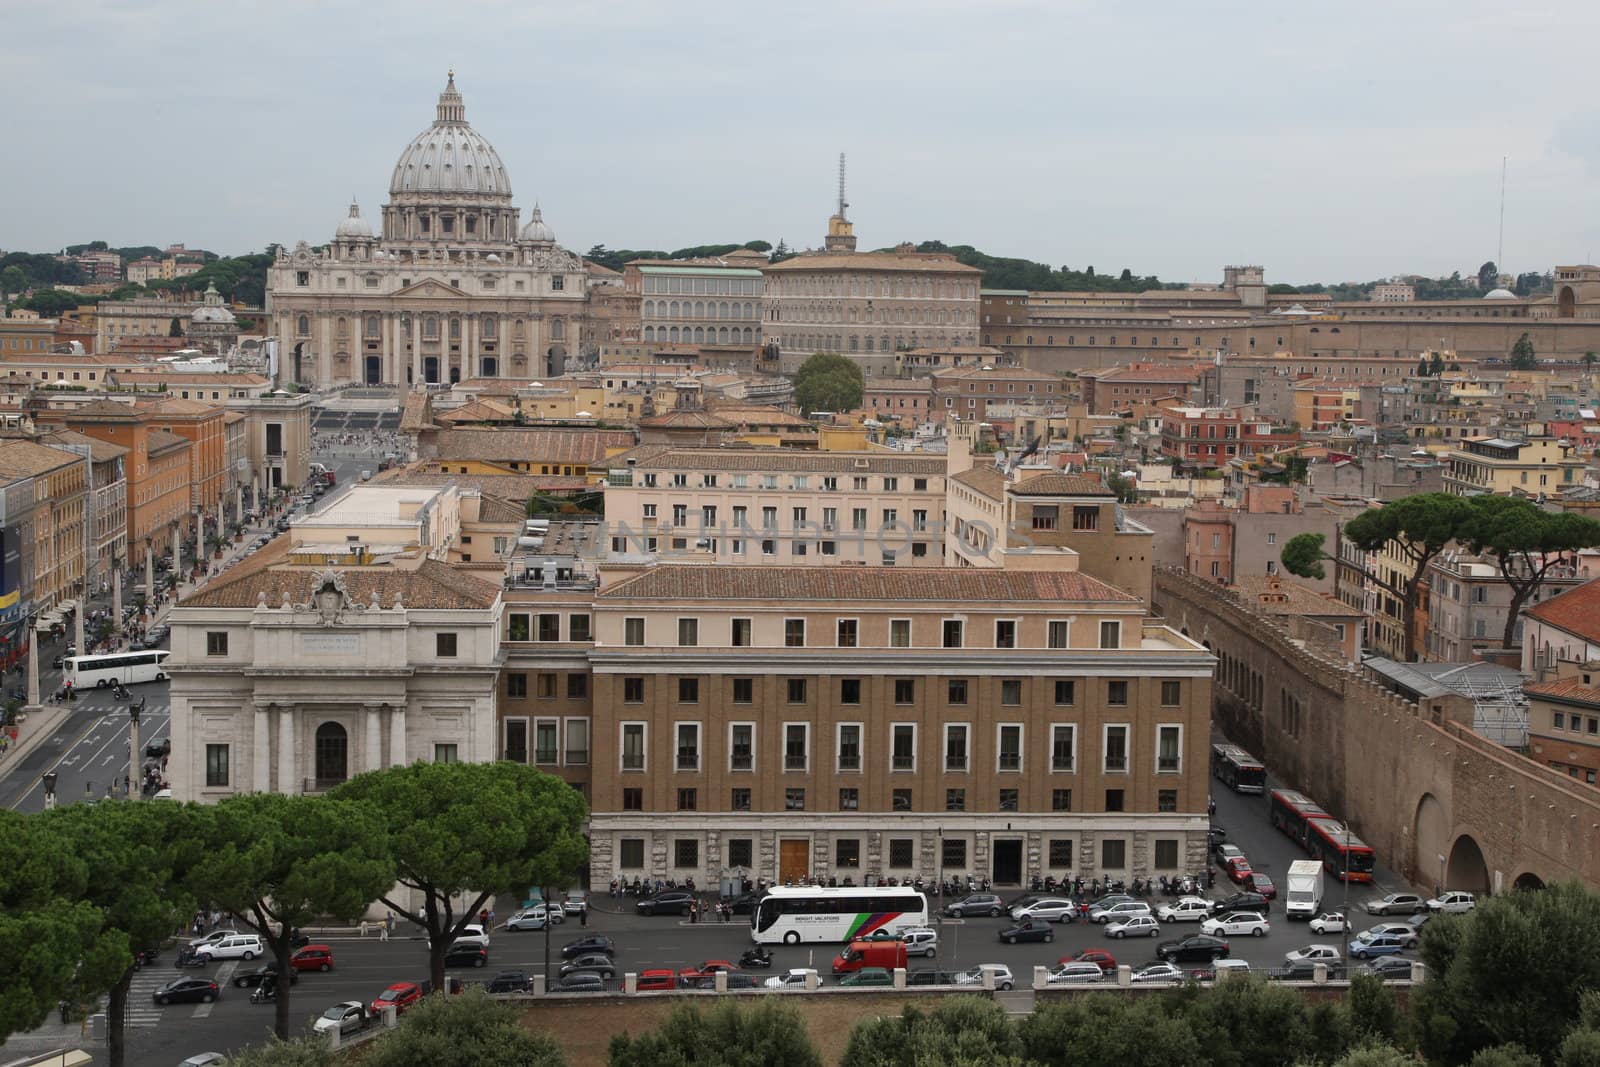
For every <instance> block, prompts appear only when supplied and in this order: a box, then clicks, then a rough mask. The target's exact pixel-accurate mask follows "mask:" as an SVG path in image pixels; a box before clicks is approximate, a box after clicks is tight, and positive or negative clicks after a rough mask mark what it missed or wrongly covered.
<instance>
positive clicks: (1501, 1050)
mask: <svg viewBox="0 0 1600 1067" xmlns="http://www.w3.org/2000/svg"><path fill="white" fill-rule="evenodd" d="M1467 1063H1468V1067H1544V1061H1542V1060H1540V1059H1539V1057H1537V1056H1535V1055H1534V1054H1533V1053H1531V1052H1529V1051H1528V1050H1527V1049H1525V1048H1523V1047H1522V1046H1521V1045H1518V1044H1516V1043H1515V1042H1513V1043H1511V1044H1509V1045H1495V1046H1494V1047H1493V1048H1484V1049H1479V1050H1478V1051H1477V1052H1475V1053H1473V1056H1472V1059H1470V1060H1468V1061H1467Z"/></svg>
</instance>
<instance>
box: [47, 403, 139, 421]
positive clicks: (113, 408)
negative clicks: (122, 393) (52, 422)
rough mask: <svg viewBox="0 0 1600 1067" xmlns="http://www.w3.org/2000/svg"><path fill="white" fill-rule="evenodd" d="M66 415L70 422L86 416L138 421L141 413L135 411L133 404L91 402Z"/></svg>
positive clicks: (74, 408) (66, 410)
mask: <svg viewBox="0 0 1600 1067" xmlns="http://www.w3.org/2000/svg"><path fill="white" fill-rule="evenodd" d="M64 414H65V415H66V417H67V419H68V420H69V421H70V420H72V419H77V418H82V417H84V416H90V417H95V418H98V417H103V416H109V417H112V418H120V419H136V418H138V417H139V413H138V412H137V411H136V410H134V406H133V405H132V404H124V403H122V402H121V401H118V400H91V401H89V402H88V403H87V404H79V405H77V406H76V407H73V408H69V409H65V410H64Z"/></svg>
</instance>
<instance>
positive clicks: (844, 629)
mask: <svg viewBox="0 0 1600 1067" xmlns="http://www.w3.org/2000/svg"><path fill="white" fill-rule="evenodd" d="M837 644H838V646H839V647H840V648H855V647H856V620H855V619H840V620H839V626H838V640H837Z"/></svg>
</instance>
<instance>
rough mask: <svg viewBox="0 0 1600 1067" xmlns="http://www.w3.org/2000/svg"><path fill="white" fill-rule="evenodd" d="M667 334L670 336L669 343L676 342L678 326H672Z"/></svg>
mask: <svg viewBox="0 0 1600 1067" xmlns="http://www.w3.org/2000/svg"><path fill="white" fill-rule="evenodd" d="M668 334H669V338H670V341H671V343H672V344H677V343H678V328H677V327H676V326H674V327H673V328H672V329H671V330H670V331H668Z"/></svg>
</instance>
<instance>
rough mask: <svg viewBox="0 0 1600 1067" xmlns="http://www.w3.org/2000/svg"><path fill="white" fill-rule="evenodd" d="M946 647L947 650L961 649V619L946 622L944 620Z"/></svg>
mask: <svg viewBox="0 0 1600 1067" xmlns="http://www.w3.org/2000/svg"><path fill="white" fill-rule="evenodd" d="M944 647H945V648H960V647H961V620H960V619H946V620H944Z"/></svg>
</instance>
